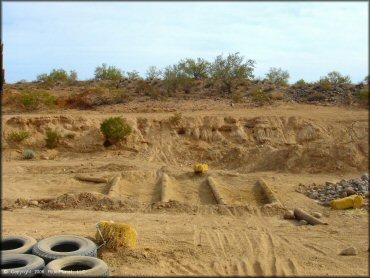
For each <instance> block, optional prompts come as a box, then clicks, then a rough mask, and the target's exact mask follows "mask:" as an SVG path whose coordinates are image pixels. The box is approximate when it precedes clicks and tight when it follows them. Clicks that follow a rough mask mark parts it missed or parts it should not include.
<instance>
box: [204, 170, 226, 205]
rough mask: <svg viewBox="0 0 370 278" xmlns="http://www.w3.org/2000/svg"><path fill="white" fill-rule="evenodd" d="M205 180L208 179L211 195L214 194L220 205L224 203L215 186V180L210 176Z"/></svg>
mask: <svg viewBox="0 0 370 278" xmlns="http://www.w3.org/2000/svg"><path fill="white" fill-rule="evenodd" d="M207 180H208V185H209V187H210V188H211V190H212V193H213V196H215V199H216V201H217V203H218V204H220V205H226V202H225V200H224V198H223V197H222V195H221V194H220V192H219V190H218V188H217V184H216V181H215V180H214V179H213V178H212V177H208V178H207Z"/></svg>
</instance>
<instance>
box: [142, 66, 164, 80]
mask: <svg viewBox="0 0 370 278" xmlns="http://www.w3.org/2000/svg"><path fill="white" fill-rule="evenodd" d="M145 74H146V79H147V80H154V79H160V78H161V75H162V71H161V70H159V69H157V67H155V66H150V67H149V69H148V70H147V71H146V73H145Z"/></svg>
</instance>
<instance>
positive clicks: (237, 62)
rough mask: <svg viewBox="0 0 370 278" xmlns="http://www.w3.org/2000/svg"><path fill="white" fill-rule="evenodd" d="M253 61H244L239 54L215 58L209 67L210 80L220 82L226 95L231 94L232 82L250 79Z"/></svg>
mask: <svg viewBox="0 0 370 278" xmlns="http://www.w3.org/2000/svg"><path fill="white" fill-rule="evenodd" d="M254 64H255V61H253V60H247V61H244V57H243V56H241V55H239V52H237V53H234V54H229V55H228V56H227V57H226V58H223V56H222V55H219V56H217V57H216V59H215V60H214V62H213V63H212V64H211V65H210V67H209V74H210V76H211V78H212V79H214V80H220V81H221V82H222V83H223V85H224V88H225V90H226V92H227V93H231V86H232V82H233V80H236V79H252V78H253V77H254V76H253V71H254Z"/></svg>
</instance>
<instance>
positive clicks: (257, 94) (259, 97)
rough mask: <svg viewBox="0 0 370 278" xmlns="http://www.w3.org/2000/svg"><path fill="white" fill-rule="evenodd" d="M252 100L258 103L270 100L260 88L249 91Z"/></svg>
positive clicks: (261, 103)
mask: <svg viewBox="0 0 370 278" xmlns="http://www.w3.org/2000/svg"><path fill="white" fill-rule="evenodd" d="M251 97H252V101H253V102H255V103H256V104H258V105H264V104H266V103H269V102H270V98H269V96H268V95H267V94H266V93H264V92H263V91H262V90H261V89H260V88H256V89H254V90H253V91H252V92H251Z"/></svg>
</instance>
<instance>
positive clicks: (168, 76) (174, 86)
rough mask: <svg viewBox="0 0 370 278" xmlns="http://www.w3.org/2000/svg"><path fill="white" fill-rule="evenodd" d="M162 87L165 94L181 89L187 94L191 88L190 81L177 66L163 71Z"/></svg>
mask: <svg viewBox="0 0 370 278" xmlns="http://www.w3.org/2000/svg"><path fill="white" fill-rule="evenodd" d="M162 75H163V85H164V87H165V89H166V90H167V93H171V92H176V91H177V90H178V89H183V90H185V91H186V92H189V91H190V90H191V87H192V80H191V78H189V77H188V76H186V74H185V73H184V72H183V71H182V70H181V69H180V68H179V66H178V65H173V66H168V67H166V68H165V69H164V70H163V73H162Z"/></svg>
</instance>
